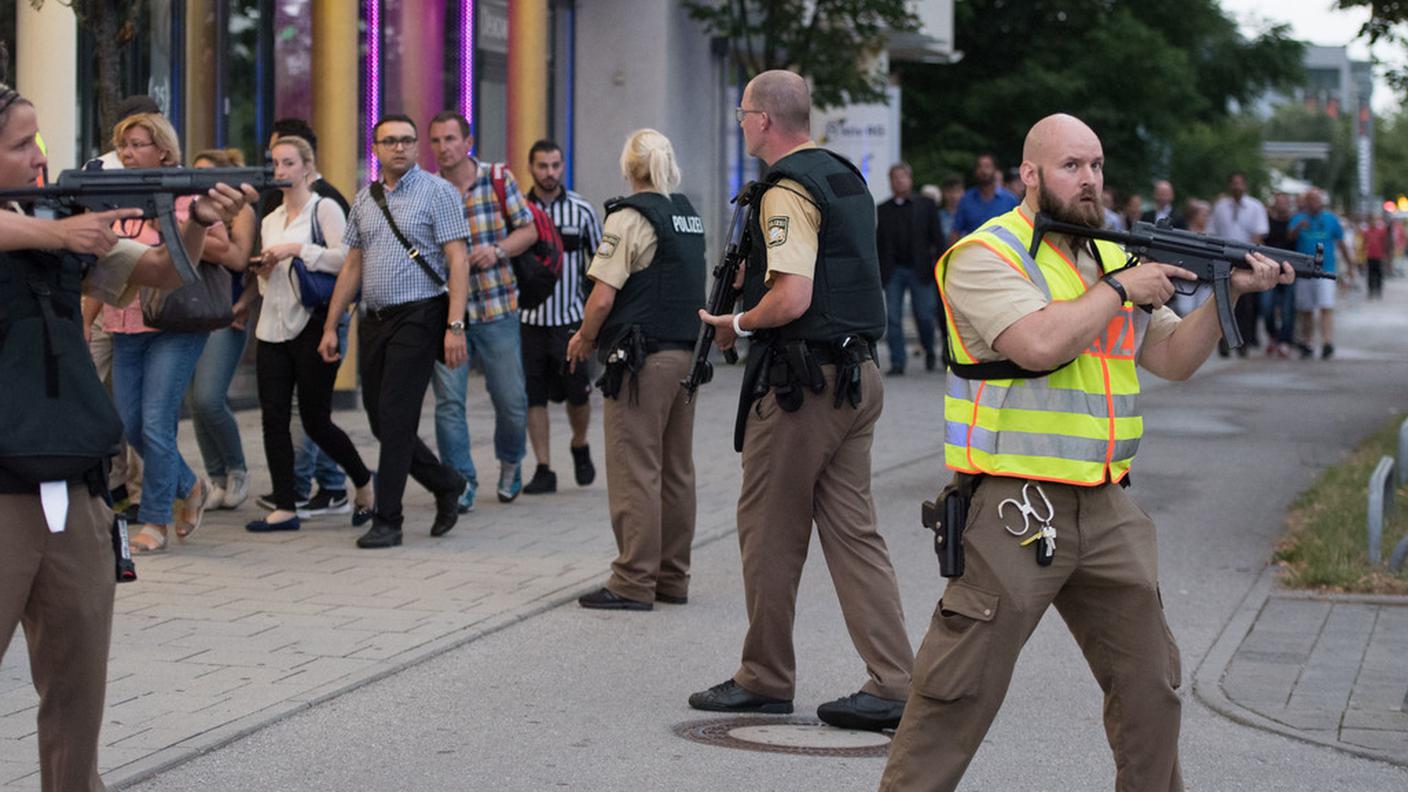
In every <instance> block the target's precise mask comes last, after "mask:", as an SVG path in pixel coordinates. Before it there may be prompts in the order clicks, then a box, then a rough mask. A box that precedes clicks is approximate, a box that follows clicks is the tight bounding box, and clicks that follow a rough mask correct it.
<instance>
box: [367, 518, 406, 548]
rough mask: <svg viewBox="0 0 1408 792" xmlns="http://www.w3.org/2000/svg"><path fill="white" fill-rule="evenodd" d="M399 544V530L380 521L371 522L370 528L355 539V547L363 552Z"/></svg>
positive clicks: (397, 527) (398, 527)
mask: <svg viewBox="0 0 1408 792" xmlns="http://www.w3.org/2000/svg"><path fill="white" fill-rule="evenodd" d="M400 544H401V528H400V526H396V525H392V524H391V523H387V522H382V521H381V520H376V519H374V520H372V527H371V528H370V529H369V530H368V531H367V532H366V533H364V534H362V535H361V536H359V537H357V546H358V547H360V548H362V549H363V550H379V549H381V548H385V547H396V546H398V545H400Z"/></svg>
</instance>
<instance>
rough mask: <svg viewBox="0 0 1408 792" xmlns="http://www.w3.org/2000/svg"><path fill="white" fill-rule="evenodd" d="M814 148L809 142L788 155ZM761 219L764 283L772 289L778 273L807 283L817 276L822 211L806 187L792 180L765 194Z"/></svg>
mask: <svg viewBox="0 0 1408 792" xmlns="http://www.w3.org/2000/svg"><path fill="white" fill-rule="evenodd" d="M811 148H816V144H815V143H812V142H811V141H807V142H806V143H803V144H802V145H800V146H798V147H796V148H794V149H792V151H789V152H787V154H792V153H794V152H798V151H802V150H803V149H811ZM783 156H787V155H786V154H784V155H783ZM758 220H759V222H760V223H761V225H762V227H763V228H762V232H763V239H762V244H763V245H766V246H767V248H766V249H767V254H768V271H767V276H766V278H765V280H764V281H763V282H764V283H766V284H767V285H768V286H771V285H772V278H773V275H774V274H775V273H778V272H784V273H787V274H788V275H801V276H802V277H804V278H807V279H808V280H810V279H812V278H813V277H815V276H816V254H817V249H818V247H819V246H820V237H821V209H820V207H818V206H817V205H816V203H815V202H814V201H813V200H812V198H811V197H810V194H809V193H808V192H807V188H805V187H803V186H802V185H801V183H799V182H797V181H795V180H793V179H779V180H778V182H777V184H775V185H773V186H772V187H771V188H769V189H768V190H767V191H766V192H764V193H763V200H762V202H761V203H760V204H759V206H758Z"/></svg>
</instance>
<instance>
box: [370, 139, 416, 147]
mask: <svg viewBox="0 0 1408 792" xmlns="http://www.w3.org/2000/svg"><path fill="white" fill-rule="evenodd" d="M376 144H377V145H378V146H385V147H387V148H389V149H398V148H410V147H411V146H414V145H415V144H416V139H415V138H413V137H384V138H382V139H381V140H378V141H377V142H376Z"/></svg>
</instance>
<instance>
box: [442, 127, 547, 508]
mask: <svg viewBox="0 0 1408 792" xmlns="http://www.w3.org/2000/svg"><path fill="white" fill-rule="evenodd" d="M430 148H431V150H432V151H433V152H434V153H435V160H436V165H437V166H438V167H439V175H440V176H441V177H442V178H444V179H446V180H447V181H449V182H450V183H451V184H453V185H454V186H455V189H457V190H459V194H460V196H461V197H462V199H463V201H464V215H465V219H466V220H468V221H469V299H468V302H467V303H466V309H467V310H468V314H467V316H466V317H465V334H464V337H465V344H466V346H467V347H468V351H469V362H470V364H471V365H474V366H478V367H479V368H480V370H482V371H483V372H484V386H485V388H486V389H488V391H489V399H490V401H492V402H493V403H494V456H495V457H497V458H498V460H499V484H498V495H499V500H500V501H502V502H503V503H508V502H510V501H512V500H513V499H514V498H517V497H518V493H520V492H522V491H523V472H522V471H523V454H524V439H525V433H526V431H527V417H528V397H527V394H526V393H525V392H524V384H523V353H522V348H521V343H520V340H519V336H518V282H517V281H516V280H515V279H514V277H513V264H512V263H511V261H510V259H512V258H513V257H514V256H517V255H518V254H520V253H523V252H524V251H526V250H528V248H530V247H532V246H533V243H535V242H537V241H538V230H537V228H535V227H534V226H533V215H532V213H531V212H529V211H528V204H527V202H526V201H525V200H524V198H523V193H521V192H520V191H519V189H518V182H517V181H516V180H515V179H514V178H513V174H512V173H509V172H508V170H507V169H506V168H505V169H504V170H503V176H504V197H505V203H506V204H507V206H506V207H505V206H501V205H500V204H499V200H498V198H497V197H496V196H495V195H494V184H493V169H494V165H493V164H492V163H488V162H480V161H479V160H477V159H475V158H474V157H473V156H472V155H471V154H470V151H471V150H473V148H474V137H473V136H472V135H470V133H469V121H467V120H465V118H464V116H462V115H460V114H458V113H455V112H452V111H446V112H444V113H441V114H439V115H437V116H435V118H434V119H432V120H431V122H430ZM434 386H435V442H436V445H437V446H438V447H439V448H440V455H441V456H442V457H443V458H444V459H445V463H446V464H448V465H450V466H451V467H453V468H454V469H455V470H458V471H459V472H460V475H462V476H464V477H465V479H466V480H467V481H468V482H469V486H468V487H466V488H465V491H464V494H463V495H462V496H461V497H460V502H459V511H460V513H461V514H464V513H466V512H468V511H470V510H471V509H473V508H474V495H475V492H476V491H477V490H478V488H479V478H478V476H477V475H476V473H475V470H474V460H473V459H472V458H470V454H469V425H468V424H467V423H466V421H465V396H466V392H467V391H468V389H469V369H468V367H465V368H462V369H454V368H448V367H446V366H443V365H440V366H437V367H436V369H435V381H434Z"/></svg>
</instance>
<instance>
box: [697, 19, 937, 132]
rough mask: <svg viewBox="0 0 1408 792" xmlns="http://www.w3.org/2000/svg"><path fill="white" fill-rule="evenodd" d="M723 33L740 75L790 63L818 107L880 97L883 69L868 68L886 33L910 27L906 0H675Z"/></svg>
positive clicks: (914, 21) (711, 28) (914, 25)
mask: <svg viewBox="0 0 1408 792" xmlns="http://www.w3.org/2000/svg"><path fill="white" fill-rule="evenodd" d="M683 2H684V7H685V8H687V9H688V10H689V15H690V16H691V17H693V18H694V19H696V20H698V21H699V22H701V23H703V25H704V27H705V28H706V29H707V30H708V31H709V32H710V33H712V34H713V35H715V36H719V37H721V38H723V39H725V40H726V41H727V42H728V45H729V51H730V52H731V53H732V55H733V58H734V61H735V62H736V63H738V64H739V65H740V66H742V67H743V69H744V70H745V71H746V72H747V73H748V74H757V73H758V72H761V71H766V70H768V69H792V70H794V71H796V72H797V73H798V74H801V75H802V76H804V77H807V78H808V79H810V80H811V85H812V101H813V102H814V103H815V104H816V105H817V106H818V107H823V108H825V107H836V106H839V105H844V104H852V103H866V102H884V101H886V97H885V88H886V86H887V84H888V83H889V78H888V75H886V74H883V73H878V72H876V71H875V70H874V69H873V68H872V67H871V60H872V58H873V57H874V56H875V55H876V54H877V53H879V52H880V51H882V50H883V49H884V48H885V42H886V39H887V37H888V35H889V33H890V32H898V31H914V30H917V29H918V27H919V20H918V19H917V18H916V17H915V16H914V15H913V14H911V13H910V12H909V8H908V3H907V2H906V0H683Z"/></svg>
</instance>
